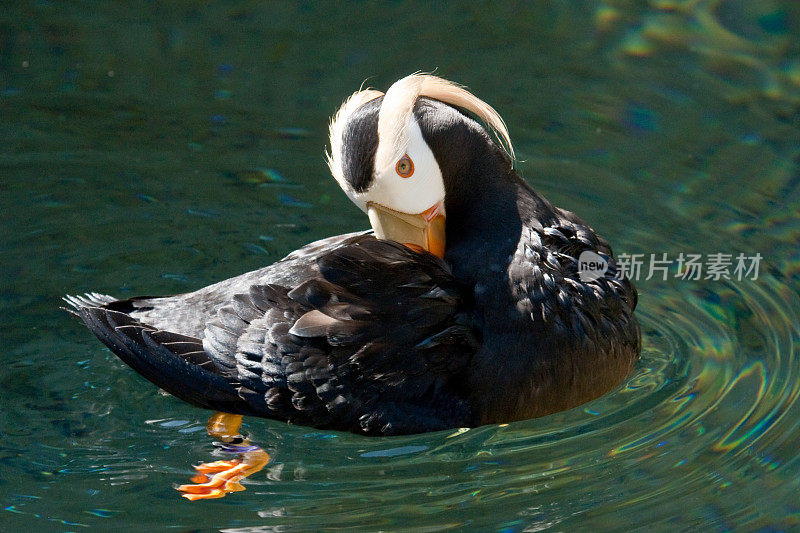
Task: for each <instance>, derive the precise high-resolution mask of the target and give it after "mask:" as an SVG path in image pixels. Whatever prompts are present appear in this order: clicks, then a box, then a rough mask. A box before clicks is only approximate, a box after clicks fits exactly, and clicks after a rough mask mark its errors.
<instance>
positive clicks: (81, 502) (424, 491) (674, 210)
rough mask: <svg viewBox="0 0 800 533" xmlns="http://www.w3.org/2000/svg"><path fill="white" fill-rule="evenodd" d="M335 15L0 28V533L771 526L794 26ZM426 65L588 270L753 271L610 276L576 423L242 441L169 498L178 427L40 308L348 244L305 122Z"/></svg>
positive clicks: (316, 137)
mask: <svg viewBox="0 0 800 533" xmlns="http://www.w3.org/2000/svg"><path fill="white" fill-rule="evenodd" d="M346 9H347V7H346V6H345V7H342V6H341V5H338V4H333V3H330V4H328V3H305V4H299V3H298V4H295V3H282V4H276V5H275V6H268V5H266V4H264V5H261V4H252V3H246V2H244V3H237V2H221V3H212V4H208V5H206V4H203V6H202V7H196V6H194V5H189V4H187V5H181V6H175V5H174V4H169V5H168V4H162V3H149V4H146V5H144V4H143V5H139V6H138V7H130V6H128V5H127V4H124V3H114V2H105V3H101V4H98V5H97V6H94V7H92V8H91V9H89V8H88V7H81V5H79V4H75V5H67V4H62V3H51V2H45V1H31V2H22V1H14V2H7V3H6V5H5V6H4V8H3V12H2V15H1V16H0V117H2V119H0V169H2V170H1V172H2V178H1V179H0V218H1V219H2V225H0V258H1V259H2V260H1V261H0V275H2V279H3V280H4V282H3V283H2V285H0V316H2V317H3V318H4V321H3V328H2V329H1V330H0V335H2V339H3V346H4V350H3V351H2V352H0V358H2V362H3V363H2V366H0V391H2V399H3V409H2V410H0V434H1V435H2V440H0V529H2V530H37V531H47V530H53V531H77V530H83V529H88V528H101V529H115V530H123V531H126V530H127V531H135V530H148V531H149V530H164V529H179V530H184V529H186V530H189V529H191V530H195V529H200V530H205V529H212V530H213V529H218V530H224V531H273V530H275V531H278V530H281V531H282V530H319V529H323V528H335V527H345V526H358V527H361V528H362V529H365V530H378V529H384V530H408V531H425V530H439V529H443V528H447V527H451V528H461V529H470V528H472V529H476V530H481V531H487V530H496V531H523V530H525V531H533V530H542V529H553V530H573V529H575V528H581V529H582V530H608V529H615V530H624V529H631V528H636V527H648V528H652V529H654V530H664V531H675V530H710V529H718V530H729V529H736V530H756V529H759V528H765V529H770V528H772V529H793V528H798V527H800V500H799V499H798V498H797V494H798V490H800V454H798V452H797V442H798V440H800V399H799V398H798V396H799V395H800V356H799V355H798V352H799V351H798V343H799V342H800V341H799V339H800V301H799V300H798V296H797V293H798V287H799V286H800V283H799V281H800V248H798V242H800V217H799V216H798V215H799V214H800V170H799V169H798V163H799V162H800V62H798V59H797V58H798V57H800V7H798V5H797V4H796V3H795V2H790V1H788V0H787V1H777V0H767V1H762V2H750V1H746V0H686V1H680V0H650V1H647V2H629V1H626V0H605V1H597V2H590V1H569V2H568V1H563V2H549V3H544V2H535V3H520V4H519V5H516V4H507V3H506V4H498V5H496V6H495V5H492V7H491V8H490V7H489V6H488V5H485V4H475V5H467V4H462V3H452V4H446V5H439V6H438V7H434V8H431V7H427V6H423V5H412V4H407V3H393V4H385V3H375V4H363V5H362V4H359V7H358V16H357V17H356V19H354V18H353V14H352V13H348V12H347V11H346ZM354 20H355V23H354ZM443 35H446V38H445V39H443V38H442V36H443ZM390 45H391V46H390ZM435 67H438V68H439V70H438V71H437V73H438V74H440V75H441V76H443V77H445V78H449V79H454V80H457V81H459V82H461V83H464V84H466V85H468V86H469V87H470V88H471V89H472V90H473V91H474V92H475V93H476V94H478V95H479V96H480V97H482V98H484V99H486V100H487V101H488V102H490V103H491V104H492V105H494V106H495V107H496V108H497V109H498V111H500V112H501V114H503V116H504V118H505V119H506V122H507V123H508V125H509V129H510V131H511V134H512V138H513V139H514V140H515V144H516V148H517V153H518V156H519V158H520V162H519V169H520V172H521V173H522V174H523V175H524V176H525V177H526V179H528V180H529V181H530V182H531V184H532V185H534V187H536V188H537V189H538V190H540V191H541V192H542V193H543V194H544V195H545V196H547V197H548V198H549V199H550V200H551V201H552V202H553V203H555V204H556V205H560V206H563V207H565V208H567V209H570V210H573V211H575V212H576V213H579V214H580V215H581V216H582V217H583V218H585V219H586V220H587V221H589V222H590V223H591V224H592V225H593V226H594V227H595V228H596V229H597V230H598V231H599V232H600V233H601V234H602V235H603V236H605V237H606V238H607V239H608V240H609V241H610V242H611V243H612V244H613V246H614V249H615V251H616V252H617V253H618V254H620V253H627V254H645V256H647V257H649V254H651V253H652V254H657V255H658V256H660V255H661V254H663V253H667V254H668V255H669V257H671V258H674V257H677V256H678V254H680V253H682V252H683V253H700V254H712V253H731V254H734V255H735V254H737V253H740V252H743V253H746V254H748V255H752V254H756V253H760V254H761V255H762V256H763V261H762V263H761V268H760V272H759V276H758V278H757V279H755V280H753V279H744V280H741V281H740V280H736V279H730V280H726V279H720V280H713V279H699V280H685V279H681V278H679V277H675V276H674V273H673V272H670V275H669V276H668V277H667V279H662V278H661V276H654V277H653V278H651V279H650V280H646V279H641V280H640V281H638V284H637V285H638V287H639V289H640V304H639V308H638V310H637V313H638V316H639V318H640V321H641V324H642V333H643V343H644V349H643V353H642V359H641V361H640V363H639V364H638V366H637V368H636V370H635V372H634V373H633V374H632V375H631V376H630V378H629V379H628V380H627V381H626V382H625V383H624V384H623V385H622V386H620V387H619V388H618V389H617V390H615V391H613V392H612V393H610V394H608V395H606V396H604V397H603V398H600V399H598V400H596V401H593V402H591V403H589V404H587V405H584V406H582V407H580V408H577V409H573V410H571V411H567V412H562V413H558V414H555V415H552V416H548V417H545V418H541V419H538V420H530V421H525V422H519V423H514V424H510V425H503V426H487V427H481V428H475V429H469V430H454V431H449V432H442V433H434V434H428V435H417V436H409V437H398V438H387V439H375V438H372V439H369V438H363V437H358V436H355V435H349V434H340V433H333V432H322V431H316V430H310V429H308V428H302V427H291V426H286V425H285V424H281V423H278V422H272V421H267V420H257V419H249V420H247V419H246V429H247V431H248V433H249V434H250V436H251V437H252V439H253V440H254V441H256V442H258V443H259V444H261V445H262V446H263V447H264V448H265V449H266V450H267V451H268V452H269V454H270V455H271V456H272V458H273V461H272V463H271V464H270V465H269V466H268V467H267V468H266V469H265V471H263V472H262V473H260V474H258V475H256V476H253V477H252V478H250V479H249V480H248V481H247V482H246V486H247V490H246V491H245V492H241V493H236V494H232V495H230V496H228V497H226V498H225V499H222V500H216V501H208V502H196V503H190V502H186V501H184V500H182V499H181V498H180V497H179V495H178V493H177V492H176V491H175V490H174V489H173V485H176V484H179V483H184V482H186V480H187V479H188V476H189V475H190V474H191V469H190V464H192V463H199V462H201V461H207V460H209V459H210V458H211V457H212V455H211V454H212V451H213V447H212V445H211V443H210V439H209V438H208V437H207V436H206V435H205V421H206V418H207V413H206V412H203V411H199V410H197V409H194V408H192V407H190V406H187V405H185V404H183V403H181V402H179V401H177V400H175V399H174V398H171V397H166V396H164V395H161V394H159V393H158V392H157V391H156V390H155V389H154V388H153V387H152V386H151V385H150V384H149V383H147V382H145V381H144V380H142V379H141V378H139V377H138V376H136V375H135V374H134V373H133V372H132V371H131V370H129V369H128V368H127V367H125V366H124V365H123V364H122V363H120V362H119V361H118V360H117V359H116V358H115V357H114V356H112V355H111V354H110V353H109V352H108V351H107V350H105V349H104V348H103V347H102V346H101V345H100V344H99V343H97V342H96V341H95V340H94V339H93V338H91V336H90V335H89V334H88V333H87V332H86V331H85V329H84V328H83V327H82V326H81V325H80V324H79V323H77V322H76V321H75V320H73V319H71V317H69V316H67V315H66V314H65V313H63V312H61V311H59V310H58V309H57V307H58V305H59V298H60V296H61V295H62V294H64V293H67V292H70V293H75V292H81V291H86V290H99V291H102V292H108V293H111V294H115V295H118V296H129V295H130V296H132V295H134V294H140V293H154V294H158V293H171V292H180V291H187V290H192V289H194V288H197V287H200V286H203V285H205V284H207V283H211V282H213V281H216V280H219V279H222V278H227V277H230V276H232V275H235V274H238V273H240V272H244V271H246V270H252V269H255V268H257V267H260V266H262V265H264V264H266V263H270V262H272V261H274V260H276V259H278V258H280V257H281V256H282V255H284V254H286V253H287V252H289V251H291V250H293V249H295V248H297V247H299V246H300V245H302V244H304V243H306V242H308V241H311V240H314V239H316V238H320V237H324V236H326V235H331V234H335V233H342V232H345V231H351V230H355V229H359V228H363V227H365V226H366V224H367V222H366V220H365V219H364V217H363V215H362V214H361V213H360V212H359V211H358V210H357V209H356V208H355V207H353V206H351V205H350V204H349V203H348V201H347V199H346V198H345V197H344V195H343V194H342V193H341V192H340V191H339V190H338V188H337V186H336V184H335V183H334V182H333V180H332V179H331V178H330V176H329V175H328V173H327V170H326V168H325V165H324V160H323V155H322V153H323V152H322V151H323V146H324V143H325V137H326V131H325V130H326V120H327V116H328V115H329V114H330V113H331V112H333V110H334V109H335V108H336V107H337V106H338V104H339V103H340V102H341V100H342V99H343V98H344V97H345V96H347V95H348V94H349V93H350V92H352V91H353V90H355V89H356V88H358V87H359V85H360V84H361V82H362V81H363V80H364V79H366V78H368V77H371V76H374V78H371V79H370V80H369V81H368V84H374V85H376V86H379V87H386V86H388V84H389V83H390V82H391V81H393V80H395V79H397V78H399V77H400V76H402V75H405V74H407V73H409V72H413V71H415V70H418V69H433V68H435ZM644 277H646V276H644Z"/></svg>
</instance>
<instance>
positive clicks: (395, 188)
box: [349, 118, 444, 215]
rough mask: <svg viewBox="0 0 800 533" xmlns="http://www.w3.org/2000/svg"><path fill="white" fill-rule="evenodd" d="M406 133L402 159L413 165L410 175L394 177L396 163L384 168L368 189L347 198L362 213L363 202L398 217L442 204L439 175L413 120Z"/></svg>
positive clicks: (395, 174) (429, 151)
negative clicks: (406, 138) (395, 214)
mask: <svg viewBox="0 0 800 533" xmlns="http://www.w3.org/2000/svg"><path fill="white" fill-rule="evenodd" d="M407 131H408V145H407V147H406V150H405V154H403V155H407V156H408V157H409V159H411V161H412V162H413V164H414V173H413V174H412V175H411V176H410V177H408V178H405V177H402V176H401V175H400V174H398V173H397V169H396V163H397V161H394V162H393V163H392V164H388V165H384V168H383V170H382V171H381V172H380V173H376V175H375V180H374V181H373V183H372V186H371V187H370V188H369V189H367V190H366V191H364V192H362V193H356V192H353V193H351V194H349V196H350V198H351V199H352V200H353V201H354V202H355V203H356V205H358V206H359V207H360V208H361V209H362V210H364V211H366V210H367V202H375V203H377V204H380V205H382V206H384V207H388V208H389V209H393V210H395V211H400V212H401V213H407V214H410V215H416V214H418V213H422V212H423V211H425V210H427V209H429V208H430V207H432V206H434V205H436V204H438V203H439V202H441V201H442V200H444V180H443V179H442V171H441V170H440V169H439V165H438V163H437V162H436V158H435V157H434V155H433V152H432V151H431V149H430V148H429V147H428V145H427V143H426V142H425V139H424V138H423V137H422V131H421V130H420V128H419V125H418V124H417V122H416V120H414V119H413V118H412V119H411V121H410V124H409V127H408V130H407ZM379 142H380V141H379ZM401 157H402V156H401ZM442 214H444V213H442Z"/></svg>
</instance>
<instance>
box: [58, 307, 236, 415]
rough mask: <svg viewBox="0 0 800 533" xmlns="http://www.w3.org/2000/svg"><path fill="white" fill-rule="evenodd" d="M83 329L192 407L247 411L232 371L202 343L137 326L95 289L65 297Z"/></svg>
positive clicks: (172, 333) (125, 308) (141, 325)
mask: <svg viewBox="0 0 800 533" xmlns="http://www.w3.org/2000/svg"><path fill="white" fill-rule="evenodd" d="M64 301H65V302H67V303H68V304H69V305H70V306H71V307H72V309H67V308H64V309H65V310H66V311H68V312H70V313H72V314H74V315H76V316H78V317H80V318H81V319H82V320H83V322H84V323H85V324H86V326H87V327H88V328H89V330H90V331H91V332H92V333H94V334H95V336H97V338H98V339H100V340H101V341H102V342H103V344H105V345H106V346H108V348H109V349H110V350H111V351H112V352H114V353H115V354H116V355H117V356H118V357H119V358H120V359H122V360H123V361H124V362H125V363H126V364H127V365H128V366H130V367H131V368H133V369H134V370H136V371H137V372H138V373H139V374H141V375H142V376H143V377H145V378H146V379H148V380H149V381H151V382H152V383H154V384H155V385H156V386H158V387H160V388H161V389H163V390H165V391H166V392H168V393H170V394H172V395H173V396H177V397H178V398H180V399H181V400H183V401H185V402H188V403H190V404H192V405H195V406H197V407H202V408H205V409H213V410H216V411H223V412H226V413H239V414H248V409H247V403H246V402H245V401H244V400H243V399H242V397H241V396H240V395H239V391H238V388H237V383H236V381H237V380H236V370H235V369H230V368H226V367H222V366H220V365H218V364H217V363H216V362H215V361H214V360H213V359H211V358H210V357H209V355H208V354H207V353H206V351H205V350H204V349H203V341H202V340H201V339H198V338H195V337H189V336H186V335H181V334H178V333H174V332H171V331H165V330H159V329H157V328H154V327H152V326H149V325H147V324H143V323H141V322H139V321H138V320H136V319H135V318H133V317H132V316H130V315H129V314H127V312H126V310H127V308H128V305H126V302H125V301H117V300H115V299H114V298H112V297H110V296H106V295H102V294H97V293H89V294H86V295H83V296H65V297H64Z"/></svg>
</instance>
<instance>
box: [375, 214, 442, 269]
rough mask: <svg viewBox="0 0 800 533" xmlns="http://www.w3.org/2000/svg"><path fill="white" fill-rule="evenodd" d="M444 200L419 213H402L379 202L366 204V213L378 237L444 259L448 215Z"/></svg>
mask: <svg viewBox="0 0 800 533" xmlns="http://www.w3.org/2000/svg"><path fill="white" fill-rule="evenodd" d="M443 212H444V206H443V202H439V203H437V204H434V205H433V206H431V207H430V208H429V209H426V210H425V211H423V212H422V213H418V214H416V215H409V214H407V213H401V212H400V211H395V210H394V209H389V208H388V207H384V206H382V205H380V204H376V203H373V202H370V203H368V204H367V214H368V215H369V222H370V224H371V225H372V229H373V230H375V236H376V237H378V238H379V239H387V240H392V241H397V242H399V243H402V244H405V245H406V246H408V247H409V248H412V249H415V250H419V249H422V250H425V251H427V252H430V253H432V254H433V255H435V256H437V257H439V258H444V245H445V216H444V215H443V214H442V213H443Z"/></svg>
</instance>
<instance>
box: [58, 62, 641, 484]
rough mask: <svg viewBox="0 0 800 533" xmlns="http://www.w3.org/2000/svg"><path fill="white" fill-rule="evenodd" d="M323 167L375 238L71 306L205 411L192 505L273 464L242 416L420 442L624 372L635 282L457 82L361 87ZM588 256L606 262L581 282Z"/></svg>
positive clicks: (531, 411) (637, 343)
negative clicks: (534, 179)
mask: <svg viewBox="0 0 800 533" xmlns="http://www.w3.org/2000/svg"><path fill="white" fill-rule="evenodd" d="M470 114H471V115H474V117H475V118H477V119H479V120H480V121H482V122H483V123H484V124H485V125H486V127H487V129H484V127H483V126H481V124H479V122H478V121H476V120H475V119H474V118H472V117H471V116H470ZM489 132H492V133H493V134H494V138H493V137H492V136H491V135H490V133H489ZM328 165H329V167H330V170H331V173H332V174H333V177H334V178H335V179H336V180H337V182H338V183H339V185H340V186H341V187H342V189H343V190H344V192H345V193H346V194H347V196H348V197H349V198H350V199H351V200H352V201H353V202H354V203H355V204H356V205H357V206H358V207H359V208H361V209H362V210H363V211H364V212H365V213H366V214H367V216H368V217H369V221H370V225H371V226H372V231H365V232H359V233H351V234H346V235H340V236H336V237H329V238H326V239H323V240H320V241H317V242H314V243H311V244H308V245H306V246H304V247H302V248H300V249H299V250H297V251H295V252H293V253H291V254H289V255H288V256H286V257H285V258H284V259H282V260H280V261H278V262H277V263H274V264H272V265H270V266H267V267H264V268H262V269H260V270H256V271H253V272H249V273H246V274H242V275H240V276H237V277H234V278H231V279H228V280H225V281H221V282H219V283H216V284H214V285H210V286H208V287H205V288H202V289H199V290H197V291H195V292H191V293H186V294H179V295H176V296H167V297H158V298H154V297H140V298H130V299H126V300H117V299H115V298H113V297H110V296H105V295H102V294H98V293H90V294H86V295H83V296H67V297H66V298H65V300H66V301H67V302H68V303H69V304H70V305H71V306H72V307H73V308H74V311H72V312H73V313H75V314H77V315H78V316H79V317H80V318H81V319H83V321H84V322H85V324H86V326H87V327H88V328H89V329H90V330H91V331H92V333H94V334H95V335H96V336H97V337H98V338H99V339H100V340H101V341H102V342H103V343H105V345H106V346H108V347H109V348H110V349H111V350H112V351H113V352H114V353H115V354H117V355H118V356H119V357H120V358H121V359H122V360H123V361H124V362H125V363H127V364H128V365H130V366H131V367H133V369H134V370H136V371H137V372H139V373H140V374H142V375H143V376H144V377H145V378H147V379H148V380H150V381H152V382H153V383H154V384H156V385H157V386H158V387H160V388H162V389H163V390H165V391H167V392H169V393H171V394H172V395H174V396H177V397H178V398H180V399H182V400H184V401H186V402H189V403H191V404H193V405H195V406H198V407H203V408H206V409H211V410H214V411H216V413H215V414H214V415H213V416H212V417H211V420H210V421H209V425H208V430H209V433H210V434H211V435H213V436H216V437H219V438H220V439H221V441H222V442H221V443H217V445H218V446H220V447H221V448H222V451H223V452H227V453H228V454H231V455H233V456H235V457H234V458H232V459H231V460H224V461H216V462H213V463H205V464H202V465H200V466H198V467H196V468H197V469H198V470H199V474H198V476H195V478H193V481H194V482H195V484H190V485H182V486H181V487H179V490H181V491H182V492H183V495H184V496H185V497H187V498H189V499H203V498H214V497H221V496H224V495H225V494H226V493H227V492H231V491H235V490H243V489H244V487H243V486H242V485H241V484H240V483H239V481H240V480H241V479H242V478H244V477H246V476H247V475H249V474H251V473H253V472H255V471H257V470H259V469H261V468H262V467H263V466H264V465H265V464H266V463H267V461H268V460H269V457H268V456H267V454H266V453H265V452H264V451H263V450H261V449H260V448H259V447H258V446H256V445H253V444H251V443H250V442H249V441H248V440H247V439H245V438H244V437H242V436H241V435H239V428H240V424H241V419H242V415H253V416H260V417H267V418H274V419H279V420H284V421H288V422H290V423H292V424H301V425H307V426H313V427H316V428H322V429H330V430H343V431H352V432H355V433H360V434H364V435H399V434H410V433H421V432H427V431H436V430H444V429H448V428H456V427H473V426H479V425H482V424H491V423H505V422H511V421H515V420H522V419H528V418H533V417H539V416H543V415H546V414H549V413H553V412H556V411H560V410H564V409H569V408H572V407H575V406H578V405H580V404H582V403H585V402H587V401H589V400H591V399H593V398H596V397H598V396H600V395H602V394H604V393H606V392H608V391H609V390H611V389H612V388H614V387H615V386H617V385H618V384H619V383H620V382H621V381H622V380H623V379H624V378H625V376H627V375H628V374H629V372H630V371H631V370H632V368H633V367H634V364H635V363H636V361H637V359H638V357H639V352H640V348H641V336H640V331H639V326H638V323H637V321H636V318H635V316H634V308H635V307H636V302H637V293H636V289H635V288H634V286H633V284H632V283H631V281H630V280H628V279H627V278H626V277H625V276H624V274H623V273H622V272H621V270H622V269H621V268H619V266H618V265H617V263H616V261H615V259H614V257H613V254H612V251H611V248H610V247H609V245H608V243H607V242H606V241H605V240H604V239H602V238H601V237H599V236H598V235H597V234H596V233H595V232H594V230H593V229H592V228H591V227H589V226H588V225H587V224H586V223H585V222H584V221H583V220H581V219H580V218H578V217H577V216H576V215H574V214H573V213H571V212H569V211H565V210H563V209H560V208H558V207H554V206H553V205H552V204H550V202H548V201H547V200H546V199H545V198H543V197H542V196H541V195H539V194H537V193H536V192H535V191H534V190H533V188H532V187H531V186H530V185H528V183H526V182H525V181H524V180H523V179H522V178H520V176H519V175H518V174H517V173H516V171H515V170H514V150H513V147H512V144H511V142H510V138H509V134H508V130H507V128H506V125H505V123H504V122H503V119H502V118H501V117H500V115H499V114H498V113H497V112H496V111H495V110H494V109H493V108H492V107H491V106H489V105H488V104H486V103H485V102H483V101H482V100H480V99H479V98H477V97H476V96H474V95H473V94H471V93H470V92H468V91H467V90H466V89H465V88H463V87H461V86H459V85H456V84H454V83H451V82H448V81H446V80H443V79H441V78H438V77H435V76H432V75H427V74H413V75H410V76H407V77H405V78H403V79H401V80H399V81H397V82H396V83H394V84H393V85H392V86H391V87H390V88H389V89H388V90H387V91H386V93H385V94H384V93H382V92H379V91H376V90H371V89H367V90H360V91H358V92H356V93H355V94H353V95H352V96H351V97H350V98H348V99H347V100H346V101H345V102H344V104H343V105H342V106H341V108H340V109H339V110H338V112H337V113H336V114H335V116H334V117H333V119H332V120H331V124H330V152H329V153H328ZM584 253H591V254H592V257H595V258H598V259H599V260H601V261H602V262H603V263H604V265H605V269H604V270H603V271H598V272H592V274H593V275H589V276H587V275H584V272H582V271H581V270H580V269H579V258H580V257H581V254H584Z"/></svg>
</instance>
